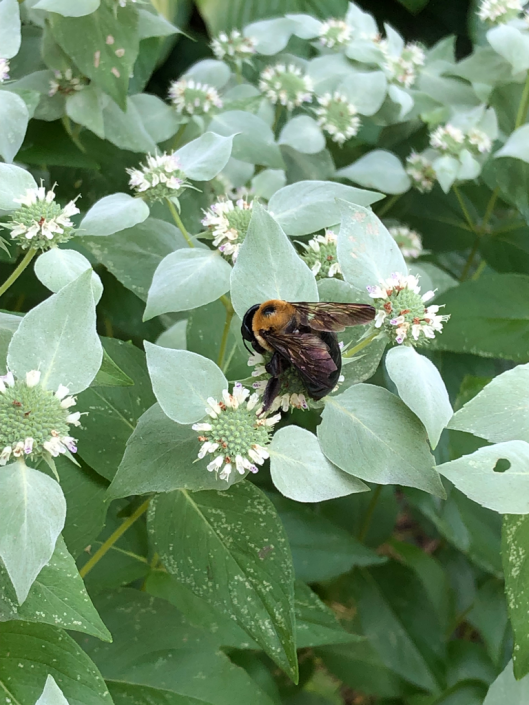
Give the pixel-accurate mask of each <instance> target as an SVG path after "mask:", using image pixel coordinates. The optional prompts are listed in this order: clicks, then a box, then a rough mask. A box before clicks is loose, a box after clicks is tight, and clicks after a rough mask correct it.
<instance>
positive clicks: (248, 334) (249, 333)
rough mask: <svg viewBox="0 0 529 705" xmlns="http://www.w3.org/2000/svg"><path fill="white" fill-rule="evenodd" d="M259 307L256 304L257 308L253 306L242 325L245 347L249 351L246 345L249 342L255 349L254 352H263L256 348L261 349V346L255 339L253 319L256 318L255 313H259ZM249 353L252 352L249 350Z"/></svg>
mask: <svg viewBox="0 0 529 705" xmlns="http://www.w3.org/2000/svg"><path fill="white" fill-rule="evenodd" d="M259 306H260V304H255V306H252V307H251V308H249V309H248V310H247V311H246V313H245V314H244V316H243V319H242V325H241V335H242V337H243V340H244V347H245V348H246V349H247V350H248V346H247V345H246V341H248V342H249V343H251V344H252V347H253V348H254V350H255V351H256V352H261V350H257V348H256V346H258V347H260V346H259V344H258V342H257V340H256V338H255V335H254V332H253V318H254V316H255V312H256V311H257V309H258V308H259ZM248 352H251V350H249V351H248Z"/></svg>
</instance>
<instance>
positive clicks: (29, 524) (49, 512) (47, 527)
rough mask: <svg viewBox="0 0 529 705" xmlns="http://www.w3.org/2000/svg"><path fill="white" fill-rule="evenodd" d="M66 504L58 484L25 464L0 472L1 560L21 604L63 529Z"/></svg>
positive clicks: (51, 552) (6, 468) (8, 467)
mask: <svg viewBox="0 0 529 705" xmlns="http://www.w3.org/2000/svg"><path fill="white" fill-rule="evenodd" d="M65 516H66V502H65V501H64V495H63V493H62V490H61V488H60V485H58V484H57V482H55V480H52V479H51V477H48V476H47V475H44V474H43V473H41V472H39V471H38V470H34V469H33V468H29V467H27V466H26V465H25V464H24V463H19V462H16V463H13V464H11V465H7V466H6V467H4V468H2V472H1V473H0V558H1V559H2V560H3V562H4V565H5V567H6V569H7V572H8V574H9V577H10V579H11V582H12V583H13V587H14V588H15V592H16V595H17V598H18V601H19V603H20V604H22V603H23V602H24V601H25V599H26V598H27V596H28V593H29V590H30V588H31V585H32V584H33V582H34V581H35V578H36V577H37V575H38V574H39V573H40V571H41V569H42V568H43V567H44V566H45V565H46V563H47V562H48V561H49V560H50V558H51V556H52V554H53V550H54V548H55V542H56V541H57V537H58V536H59V534H60V533H61V530H62V527H63V526H64V518H65Z"/></svg>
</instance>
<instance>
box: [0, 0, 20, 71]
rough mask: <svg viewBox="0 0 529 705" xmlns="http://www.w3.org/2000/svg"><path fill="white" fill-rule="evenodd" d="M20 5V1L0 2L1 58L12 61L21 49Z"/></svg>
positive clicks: (4, 0) (5, 0)
mask: <svg viewBox="0 0 529 705" xmlns="http://www.w3.org/2000/svg"><path fill="white" fill-rule="evenodd" d="M19 8H20V5H19V3H18V0H0V58H2V59H11V58H13V56H16V55H17V54H18V50H19V49H20V41H21V34H20V9H19Z"/></svg>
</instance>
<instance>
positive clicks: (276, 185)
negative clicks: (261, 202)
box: [252, 169, 287, 201]
mask: <svg viewBox="0 0 529 705" xmlns="http://www.w3.org/2000/svg"><path fill="white" fill-rule="evenodd" d="M286 182H287V177H286V174H285V172H284V171H283V169H263V171H261V172H259V174H256V176H254V177H253V179H252V190H253V192H254V193H255V197H256V198H264V199H265V200H267V201H269V200H270V199H271V198H272V196H273V195H274V193H275V192H276V191H279V189H280V188H283V186H284V185H285V184H286Z"/></svg>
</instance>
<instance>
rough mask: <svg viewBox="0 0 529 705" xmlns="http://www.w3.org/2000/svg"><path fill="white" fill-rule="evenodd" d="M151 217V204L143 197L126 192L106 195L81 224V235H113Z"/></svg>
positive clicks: (91, 209)
mask: <svg viewBox="0 0 529 705" xmlns="http://www.w3.org/2000/svg"><path fill="white" fill-rule="evenodd" d="M148 217H149V206H148V205H147V204H146V203H145V201H142V199H141V198H133V197H132V196H129V195H128V194H126V193H113V194H112V195H111V196H105V197H104V198H102V199H101V200H99V201H98V202H97V203H95V204H94V205H93V206H92V208H90V210H89V211H88V213H87V214H86V215H85V217H84V218H83V220H82V221H81V225H80V226H79V234H80V235H98V236H104V235H112V234H113V233H117V232H119V231H120V230H125V229H126V228H132V227H133V226H134V225H137V224H138V223H143V221H144V220H146V219H147V218H148Z"/></svg>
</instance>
